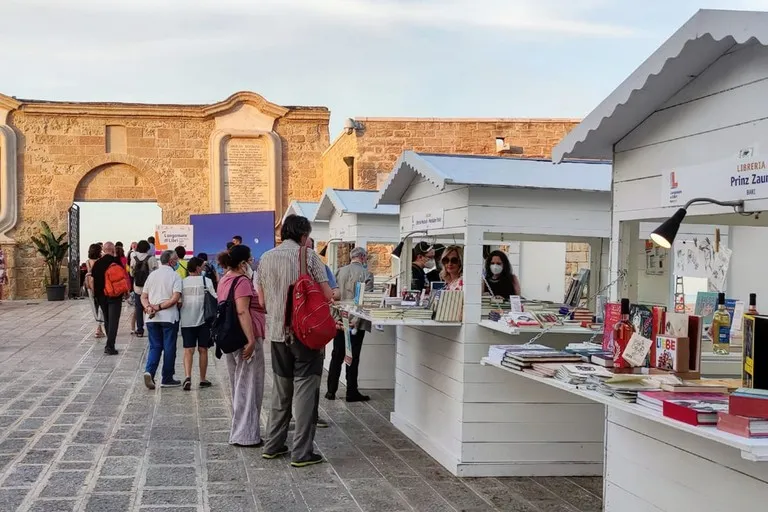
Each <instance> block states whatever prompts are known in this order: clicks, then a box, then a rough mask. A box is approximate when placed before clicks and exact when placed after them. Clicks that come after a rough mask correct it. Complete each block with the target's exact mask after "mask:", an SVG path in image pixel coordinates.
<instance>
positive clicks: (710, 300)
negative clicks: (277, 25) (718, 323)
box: [693, 292, 717, 326]
mask: <svg viewBox="0 0 768 512" xmlns="http://www.w3.org/2000/svg"><path fill="white" fill-rule="evenodd" d="M716 309H717V292H699V293H697V294H696V305H695V306H694V308H693V314H695V315H697V316H700V317H703V321H704V325H705V326H709V325H710V324H711V323H712V315H714V314H715V310H716Z"/></svg>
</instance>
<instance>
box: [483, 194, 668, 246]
mask: <svg viewBox="0 0 768 512" xmlns="http://www.w3.org/2000/svg"><path fill="white" fill-rule="evenodd" d="M658 196H659V197H658V201H659V202H661V190H660V189H659V194H658ZM468 217H469V225H470V226H480V227H483V228H484V229H485V230H486V231H491V232H500V233H510V234H518V233H520V234H530V235H562V236H569V237H581V238H608V236H609V233H610V225H611V224H610V219H611V215H610V211H608V210H604V211H600V210H576V209H572V210H560V211H558V210H554V209H539V210H533V211H532V210H530V209H521V208H503V207H499V206H487V207H486V206H470V207H469V209H468Z"/></svg>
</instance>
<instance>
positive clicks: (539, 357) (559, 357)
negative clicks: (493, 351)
mask: <svg viewBox="0 0 768 512" xmlns="http://www.w3.org/2000/svg"><path fill="white" fill-rule="evenodd" d="M504 360H505V361H506V360H509V361H516V362H518V363H579V362H581V357H580V356H575V355H573V354H569V353H568V352H555V351H553V352H540V351H530V352H516V353H513V354H509V355H506V356H504Z"/></svg>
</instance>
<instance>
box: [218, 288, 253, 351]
mask: <svg viewBox="0 0 768 512" xmlns="http://www.w3.org/2000/svg"><path fill="white" fill-rule="evenodd" d="M243 277H245V276H237V277H236V278H235V279H233V280H232V285H231V286H230V288H229V294H228V295H227V298H226V299H225V300H223V301H221V302H219V307H218V309H217V311H216V319H215V320H214V321H213V323H212V324H211V339H212V340H213V341H214V342H215V343H216V357H217V358H218V359H221V354H231V353H232V352H234V351H236V350H240V349H241V348H243V347H244V346H246V345H247V344H248V340H247V339H246V337H245V333H244V332H243V328H242V327H241V326H240V320H239V319H238V318H237V305H236V304H235V287H236V286H237V282H238V281H239V280H240V279H241V278H243Z"/></svg>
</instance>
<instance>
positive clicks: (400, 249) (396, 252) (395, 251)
mask: <svg viewBox="0 0 768 512" xmlns="http://www.w3.org/2000/svg"><path fill="white" fill-rule="evenodd" d="M403 243H404V242H400V243H399V244H397V247H395V248H394V249H393V250H392V256H394V257H395V258H397V259H400V255H401V254H402V253H403Z"/></svg>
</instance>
